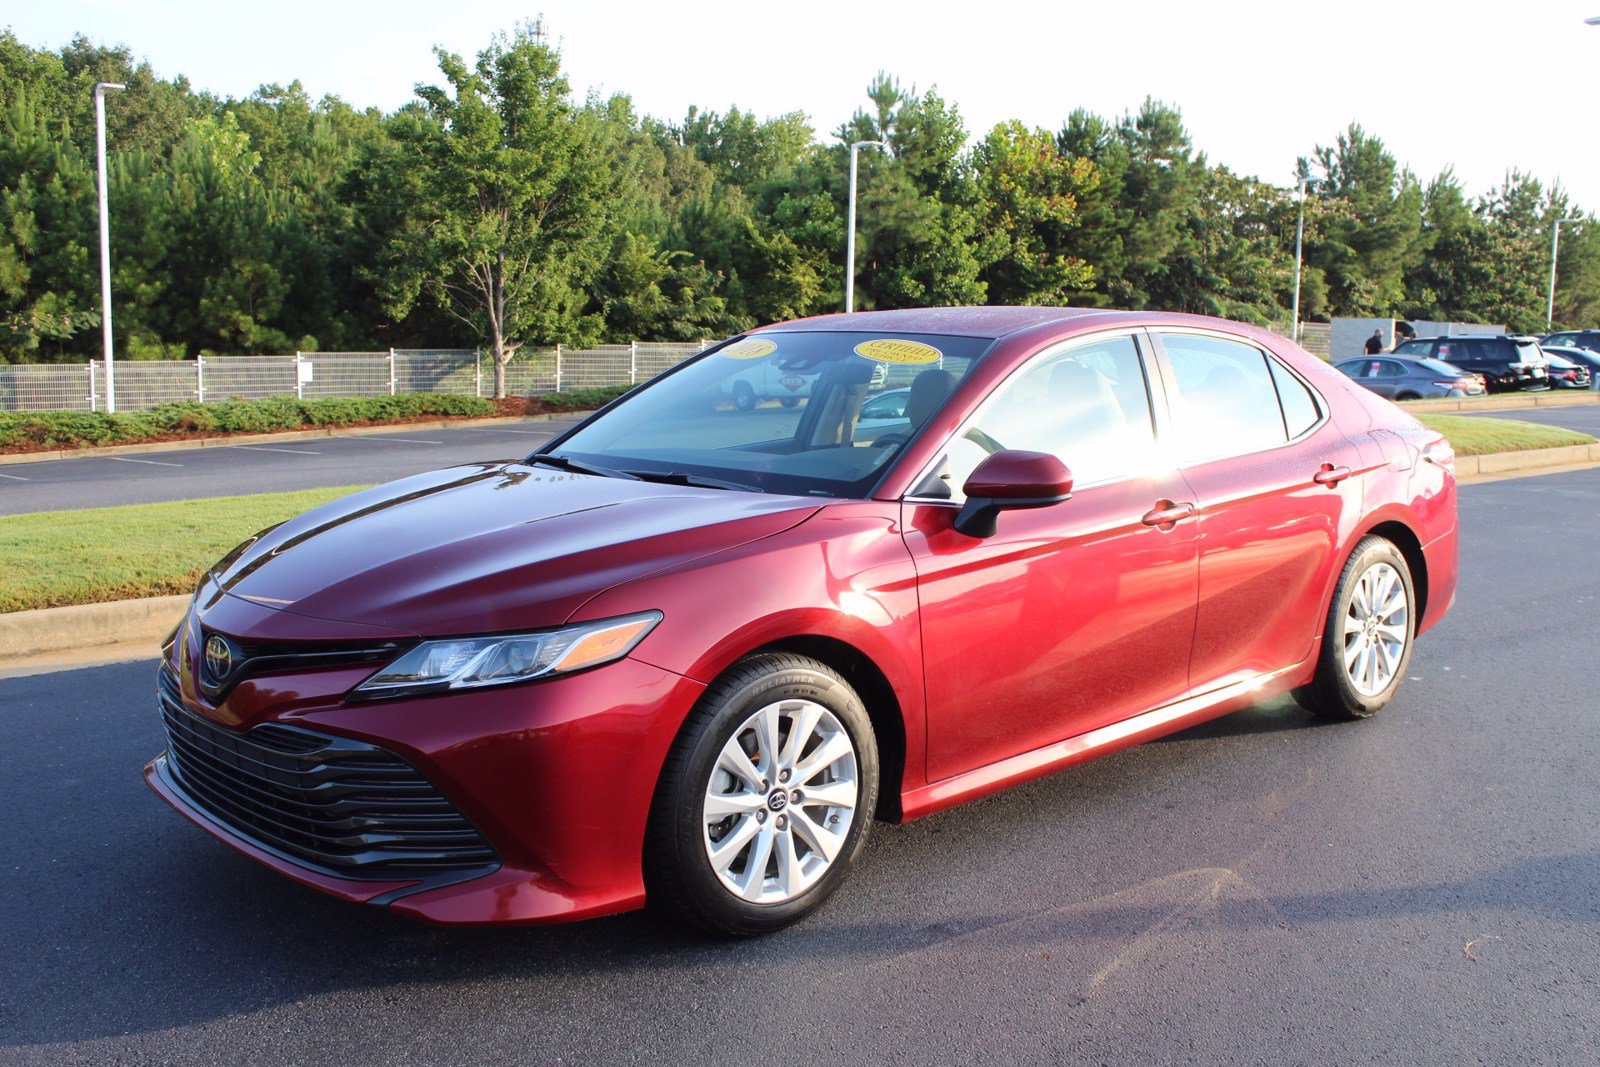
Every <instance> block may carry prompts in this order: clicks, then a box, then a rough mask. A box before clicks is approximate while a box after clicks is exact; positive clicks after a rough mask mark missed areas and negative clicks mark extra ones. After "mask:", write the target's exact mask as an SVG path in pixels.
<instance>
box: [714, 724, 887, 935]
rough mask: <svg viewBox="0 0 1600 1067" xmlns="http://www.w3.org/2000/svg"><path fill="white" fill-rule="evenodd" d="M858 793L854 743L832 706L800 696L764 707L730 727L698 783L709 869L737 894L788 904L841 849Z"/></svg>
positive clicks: (819, 875)
mask: <svg viewBox="0 0 1600 1067" xmlns="http://www.w3.org/2000/svg"><path fill="white" fill-rule="evenodd" d="M859 795H860V784H859V782H858V776H857V767H856V750H855V745H854V744H853V743H852V741H851V739H850V734H849V732H848V731H846V730H845V728H844V726H843V725H842V724H841V723H840V722H839V720H838V718H837V717H835V715H834V714H833V712H831V711H829V710H828V709H827V708H825V707H823V706H822V705H821V704H818V703H815V702H813V701H810V700H802V699H793V700H780V701H777V702H775V703H772V704H768V705H766V706H765V707H763V708H761V709H760V710H758V711H757V712H755V713H754V714H753V715H751V716H750V717H749V718H748V719H746V720H745V721H744V723H743V724H742V725H741V726H740V727H739V728H738V729H736V730H735V731H734V732H733V736H732V737H730V738H729V739H728V742H727V744H725V745H724V746H723V747H722V751H721V753H720V754H719V755H718V756H717V762H716V766H715V768H714V769H713V770H712V772H711V780H710V781H709V782H708V783H707V785H706V791H705V798H704V802H703V806H702V814H703V819H702V822H703V828H704V832H703V837H704V841H705V849H706V857H707V858H708V859H709V860H710V861H711V869H712V871H714V872H715V873H716V876H717V879H718V881H720V882H721V883H722V885H723V887H724V888H726V889H727V890H728V891H729V892H731V893H733V894H734V895H735V896H737V897H739V898H740V899H742V900H746V901H749V902H751V903H754V904H782V903H784V902H786V901H790V900H793V899H794V898H795V897H798V896H800V895H801V894H802V893H804V892H805V891H806V890H807V889H810V888H811V887H812V886H813V885H815V884H816V883H817V882H818V880H819V879H821V878H822V876H823V875H824V874H826V873H827V871H828V869H829V868H830V867H831V866H832V865H833V862H834V860H835V859H836V858H837V857H838V856H839V853H840V852H841V851H842V850H843V848H844V846H845V842H846V841H848V840H849V837H850V830H851V827H852V826H853V824H854V821H855V817H856V805H857V801H858V797H859Z"/></svg>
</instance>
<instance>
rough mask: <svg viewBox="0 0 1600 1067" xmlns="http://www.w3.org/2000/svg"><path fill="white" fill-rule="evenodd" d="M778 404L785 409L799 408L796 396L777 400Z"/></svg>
mask: <svg viewBox="0 0 1600 1067" xmlns="http://www.w3.org/2000/svg"><path fill="white" fill-rule="evenodd" d="M778 403H780V404H782V405H783V406H784V407H786V408H791V409H792V408H797V407H799V406H800V398H799V397H797V396H786V397H784V398H782V399H781V400H779V401H778Z"/></svg>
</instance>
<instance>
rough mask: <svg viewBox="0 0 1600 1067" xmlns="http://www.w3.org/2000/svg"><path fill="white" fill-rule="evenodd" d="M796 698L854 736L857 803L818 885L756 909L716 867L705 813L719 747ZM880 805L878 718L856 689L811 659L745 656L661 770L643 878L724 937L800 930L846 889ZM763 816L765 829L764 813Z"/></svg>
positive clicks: (657, 903) (652, 892)
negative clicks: (769, 709)
mask: <svg viewBox="0 0 1600 1067" xmlns="http://www.w3.org/2000/svg"><path fill="white" fill-rule="evenodd" d="M792 699H800V700H806V701H810V702H814V703H816V704H819V705H821V706H822V707H823V708H825V709H826V710H827V711H829V712H831V713H832V714H833V716H834V718H835V719H836V720H837V722H838V724H839V725H841V726H842V727H843V728H844V731H845V733H846V734H847V735H848V736H849V739H850V741H851V743H852V745H853V746H854V754H855V760H856V781H857V786H858V793H857V798H856V806H855V809H854V812H853V813H852V816H851V817H852V820H853V821H852V824H851V826H850V828H849V830H848V832H847V834H846V836H845V838H844V842H843V845H842V847H840V849H839V851H838V853H837V855H836V856H835V857H834V859H833V862H832V864H831V866H828V867H827V868H826V869H825V871H824V872H823V873H822V875H821V877H820V878H819V879H818V880H817V881H816V882H815V884H813V885H811V886H810V888H808V889H806V890H805V891H804V892H802V893H800V894H799V895H797V896H795V897H793V898H792V899H789V900H785V901H783V902H781V903H773V904H764V903H755V902H752V901H749V900H746V899H744V898H742V897H740V896H738V895H736V894H735V892H734V891H733V890H732V889H730V888H729V887H727V886H725V885H724V884H723V882H722V881H721V880H720V879H719V878H718V876H717V874H716V872H715V871H714V870H713V868H712V865H711V860H710V858H709V856H708V855H707V844H706V841H707V834H708V831H707V830H706V827H705V818H704V815H703V814H702V813H703V811H704V804H705V799H706V791H707V788H708V786H709V785H710V783H711V781H712V776H713V775H715V774H717V773H718V771H717V767H718V758H719V755H720V753H721V752H722V750H723V747H724V746H725V745H726V744H727V743H728V741H729V740H730V739H731V738H732V737H733V736H734V735H735V732H736V731H737V730H739V728H740V727H742V726H744V725H745V723H746V722H747V720H749V719H750V717H751V716H752V715H754V714H755V713H756V712H758V711H760V710H761V709H762V708H765V707H767V706H768V705H770V704H773V703H775V702H777V701H781V700H792ZM779 791H782V790H781V788H780V789H779ZM877 802H878V748H877V740H876V738H875V736H874V734H873V730H872V720H871V719H870V718H869V717H868V715H867V710H866V708H865V707H864V706H863V705H862V703H861V698H860V697H858V696H857V695H856V692H855V690H854V689H852V688H851V687H850V684H849V683H848V682H846V681H845V680H844V679H843V678H842V677H840V676H839V674H838V673H837V672H835V671H834V670H833V669H831V668H830V667H828V666H826V665H825V664H822V663H819V662H817V661H816V660H813V659H810V658H808V657H805V656H800V655H795V654H793V653H788V652H766V653H757V654H756V655H752V656H749V657H746V658H745V659H743V660H740V661H739V662H738V663H736V664H734V665H733V667H731V668H729V669H728V671H727V672H726V673H724V674H723V676H722V677H721V678H719V679H717V681H716V682H715V683H713V684H712V685H711V687H710V688H708V689H707V690H706V692H705V694H704V695H703V696H702V697H701V699H700V701H699V703H698V704H696V705H695V708H694V710H693V711H692V712H690V713H689V717H688V719H687V721H685V723H684V725H683V729H682V730H681V731H680V732H679V734H678V738H677V740H676V741H675V742H674V743H673V746H672V750H671V752H670V753H669V754H668V756H667V760H666V764H665V765H664V766H663V768H662V772H661V779H660V781H659V782H658V783H657V786H656V793H655V799H654V801H653V803H652V804H651V809H650V820H649V824H648V826H647V828H646V832H645V849H644V879H645V891H646V896H647V899H648V901H649V903H650V906H651V907H654V908H658V909H660V910H661V911H662V912H665V913H666V914H668V915H670V916H672V917H673V918H675V919H677V920H679V921H681V922H684V923H687V924H689V925H691V926H694V927H697V928H699V929H700V930H703V931H705V932H707V933H711V934H716V935H721V936H724V937H749V936H752V935H755V934H765V933H771V932H773V931H776V930H781V929H783V928H784V927H786V926H790V925H792V924H794V923H797V922H799V921H800V920H801V919H804V918H805V917H806V916H807V915H810V914H811V913H812V912H813V911H815V910H817V908H819V907H821V906H822V904H823V902H824V901H826V900H827V899H828V897H830V896H831V895H832V894H833V893H834V891H835V890H837V889H838V888H839V886H840V885H841V884H842V883H843V882H844V880H845V877H846V876H847V875H848V874H849V871H850V868H851V866H852V865H853V864H854V862H855V859H856V857H857V856H858V855H860V853H861V850H862V847H863V846H864V845H865V844H866V841H867V835H868V830H869V827H870V826H871V823H872V816H873V812H874V811H875V810H876V808H877ZM777 810H781V809H777ZM776 818H777V816H776V815H774V816H773V819H774V825H776ZM762 819H763V822H765V819H766V813H762ZM796 837H797V838H798V837H799V835H798V834H796ZM764 869H765V867H764V866H763V870H764Z"/></svg>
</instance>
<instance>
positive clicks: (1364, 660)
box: [1344, 562, 1411, 697]
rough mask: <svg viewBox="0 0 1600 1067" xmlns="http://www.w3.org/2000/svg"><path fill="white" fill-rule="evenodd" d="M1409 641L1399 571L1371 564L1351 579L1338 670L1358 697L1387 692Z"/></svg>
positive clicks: (1407, 607)
mask: <svg viewBox="0 0 1600 1067" xmlns="http://www.w3.org/2000/svg"><path fill="white" fill-rule="evenodd" d="M1410 638H1411V605H1410V602H1409V601H1408V600H1407V597H1406V584H1405V582H1404V580H1402V579H1401V577H1400V572H1399V571H1397V570H1395V568H1394V567H1393V566H1392V565H1390V564H1388V563H1381V562H1380V563H1375V564H1373V565H1372V566H1371V567H1368V568H1367V570H1366V571H1365V572H1363V573H1362V575H1361V577H1360V578H1359V579H1357V580H1356V587H1355V589H1354V591H1353V592H1352V593H1351V596H1350V606H1349V607H1348V608H1347V609H1346V610H1345V616H1344V670H1345V674H1346V676H1347V677H1348V678H1349V679H1350V684H1351V685H1353V686H1355V688H1356V690H1357V691H1358V692H1360V693H1361V694H1362V695H1364V696H1369V697H1373V696H1377V695H1378V694H1379V693H1382V692H1383V691H1384V690H1385V689H1387V688H1389V685H1390V683H1391V682H1393V681H1394V676H1395V672H1396V671H1397V670H1399V669H1400V663H1401V661H1402V660H1403V659H1404V658H1405V650H1406V642H1407V641H1408V640H1410Z"/></svg>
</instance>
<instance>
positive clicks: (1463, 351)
mask: <svg viewBox="0 0 1600 1067" xmlns="http://www.w3.org/2000/svg"><path fill="white" fill-rule="evenodd" d="M1438 358H1439V359H1443V360H1448V361H1450V362H1451V363H1454V364H1457V365H1458V366H1459V365H1460V364H1462V363H1466V362H1469V361H1471V359H1472V351H1471V350H1470V349H1469V348H1468V347H1467V342H1465V341H1440V342H1439V353H1438Z"/></svg>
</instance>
